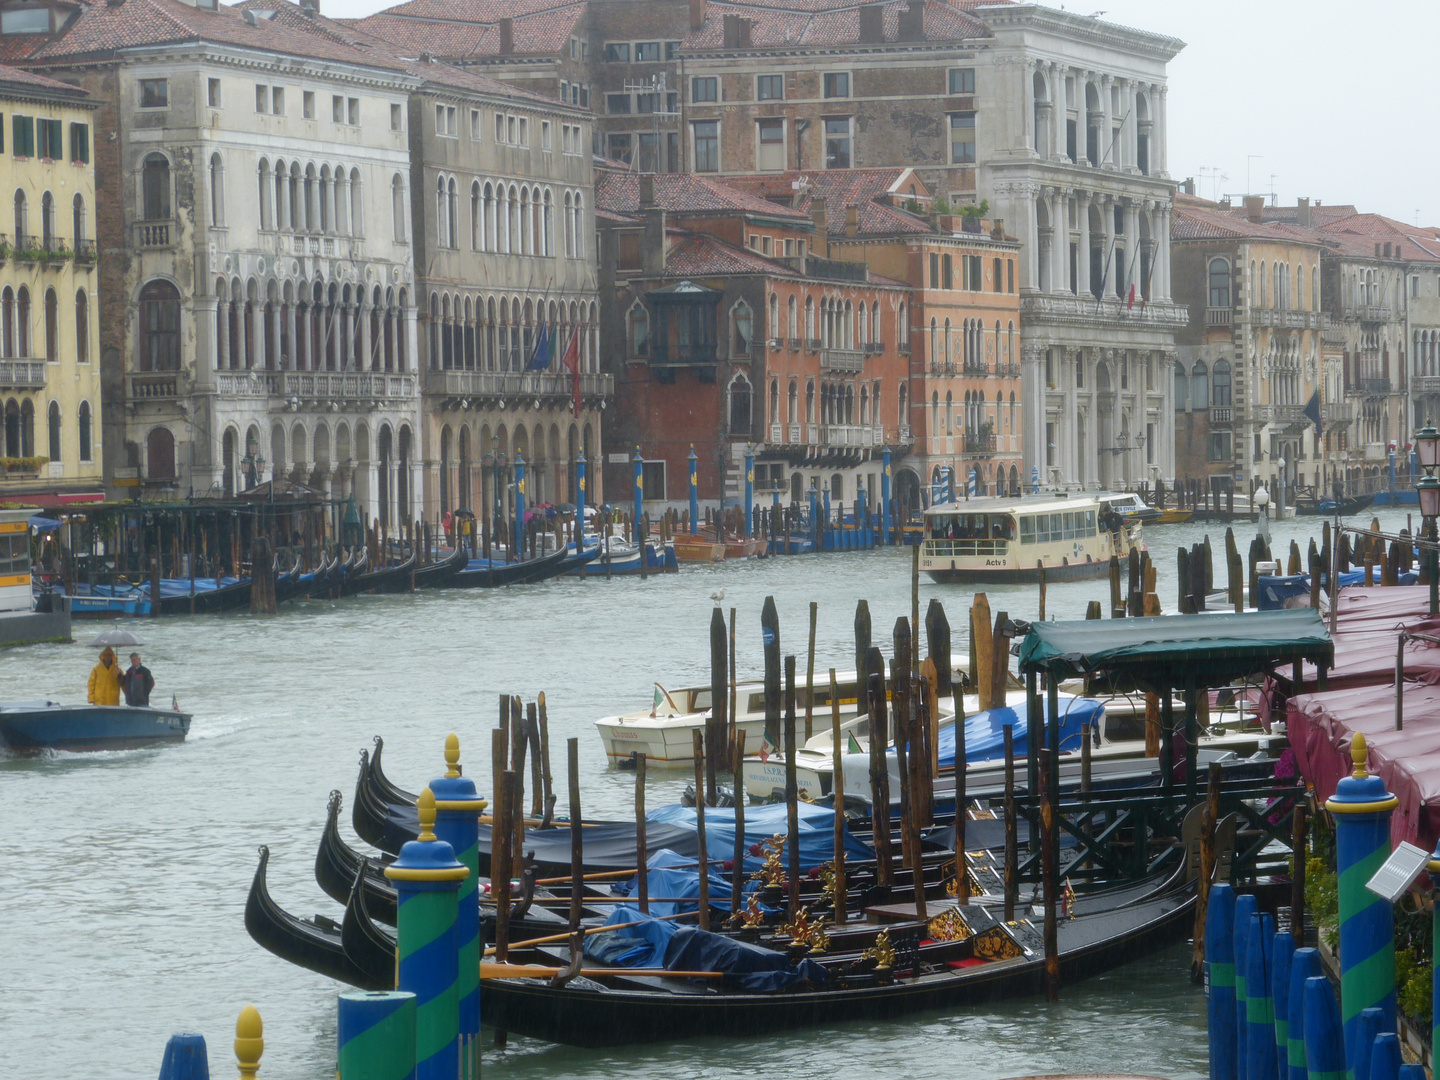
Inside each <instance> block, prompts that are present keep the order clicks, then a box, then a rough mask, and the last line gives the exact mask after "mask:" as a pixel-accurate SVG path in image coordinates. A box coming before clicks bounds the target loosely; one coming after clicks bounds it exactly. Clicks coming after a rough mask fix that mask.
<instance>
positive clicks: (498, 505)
mask: <svg viewBox="0 0 1440 1080" xmlns="http://www.w3.org/2000/svg"><path fill="white" fill-rule="evenodd" d="M485 464H486V465H487V466H488V467H489V469H490V491H491V494H492V495H493V496H494V500H495V508H494V510H493V512H492V513H491V516H490V535H491V537H492V539H493V538H494V537H495V529H496V526H497V525H498V523H499V521H500V517H501V515H502V514H503V513H504V511H505V506H504V501H503V497H502V494H501V488H500V478H501V474H502V473H503V472H504V471H505V464H506V461H505V455H504V454H503V453H502V452H501V450H500V436H499V435H491V436H490V452H489V453H488V454H486V455H485Z"/></svg>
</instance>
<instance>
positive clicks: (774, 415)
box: [762, 379, 780, 425]
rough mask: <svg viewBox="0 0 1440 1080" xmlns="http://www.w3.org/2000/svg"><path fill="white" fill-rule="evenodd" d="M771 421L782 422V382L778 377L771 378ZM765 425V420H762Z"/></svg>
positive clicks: (773, 422)
mask: <svg viewBox="0 0 1440 1080" xmlns="http://www.w3.org/2000/svg"><path fill="white" fill-rule="evenodd" d="M769 420H770V423H772V424H778V423H779V422H780V382H779V380H777V379H771V380H770V416H769ZM762 425H763V421H762Z"/></svg>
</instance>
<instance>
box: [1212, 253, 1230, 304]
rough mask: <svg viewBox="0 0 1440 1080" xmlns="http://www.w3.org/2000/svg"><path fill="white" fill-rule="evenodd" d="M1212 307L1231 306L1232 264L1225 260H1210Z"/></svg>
mask: <svg viewBox="0 0 1440 1080" xmlns="http://www.w3.org/2000/svg"><path fill="white" fill-rule="evenodd" d="M1210 306H1211V307H1212V308H1228V307H1229V306H1230V263H1229V262H1228V261H1227V260H1225V259H1211V260H1210Z"/></svg>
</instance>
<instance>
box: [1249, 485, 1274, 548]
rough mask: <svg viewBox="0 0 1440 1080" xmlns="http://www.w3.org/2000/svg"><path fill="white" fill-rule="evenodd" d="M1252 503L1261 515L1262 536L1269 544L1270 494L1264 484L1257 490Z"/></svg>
mask: <svg viewBox="0 0 1440 1080" xmlns="http://www.w3.org/2000/svg"><path fill="white" fill-rule="evenodd" d="M1252 501H1253V502H1254V504H1255V509H1256V511H1257V512H1258V513H1259V515H1260V517H1259V520H1258V522H1257V524H1258V525H1259V526H1260V528H1259V533H1260V536H1261V537H1262V538H1263V539H1264V540H1265V542H1266V543H1267V544H1268V543H1269V542H1270V512H1269V507H1270V492H1268V491H1266V490H1265V485H1264V484H1261V485H1260V486H1259V487H1258V488H1256V489H1255V495H1254V497H1253V499H1252Z"/></svg>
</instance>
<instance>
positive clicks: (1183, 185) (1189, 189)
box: [1180, 176, 1195, 195]
mask: <svg viewBox="0 0 1440 1080" xmlns="http://www.w3.org/2000/svg"><path fill="white" fill-rule="evenodd" d="M1180 190H1181V191H1183V192H1184V193H1185V194H1186V195H1194V194H1195V178H1194V177H1193V176H1187V177H1186V178H1185V179H1184V180H1182V181H1181V182H1180Z"/></svg>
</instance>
